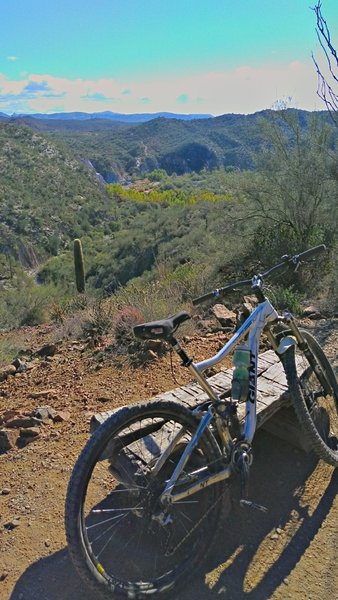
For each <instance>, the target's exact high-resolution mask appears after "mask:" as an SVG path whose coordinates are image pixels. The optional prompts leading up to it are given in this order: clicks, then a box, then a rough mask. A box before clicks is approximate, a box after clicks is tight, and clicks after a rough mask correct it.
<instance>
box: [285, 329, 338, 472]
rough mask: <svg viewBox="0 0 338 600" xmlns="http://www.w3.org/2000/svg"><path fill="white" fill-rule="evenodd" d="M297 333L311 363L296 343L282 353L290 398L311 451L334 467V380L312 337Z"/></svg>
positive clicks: (337, 399)
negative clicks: (303, 343)
mask: <svg viewBox="0 0 338 600" xmlns="http://www.w3.org/2000/svg"><path fill="white" fill-rule="evenodd" d="M286 333H287V332H286ZM301 334H302V336H303V338H304V340H305V341H306V342H307V344H308V347H309V350H310V352H311V354H312V356H313V360H314V366H313V365H311V364H310V363H309V361H308V359H307V358H306V356H305V355H304V354H303V353H302V352H301V350H300V349H299V348H298V346H296V347H293V348H291V349H289V350H288V351H287V352H286V353H285V355H283V358H282V360H283V364H284V369H285V374H286V378H287V381H288V386H289V390H290V394H291V399H292V402H293V406H294V409H295V412H296V414H297V417H298V419H299V422H300V424H301V427H302V429H303V431H304V433H305V435H306V437H307V439H308V441H309V443H310V444H311V447H312V448H313V450H314V452H315V453H316V454H317V456H319V458H322V459H323V460H324V461H325V462H327V463H329V464H330V465H333V466H334V467H338V384H337V379H336V376H335V373H334V371H333V369H332V367H331V365H330V362H329V361H328V359H327V357H326V356H325V353H324V351H323V350H322V348H321V347H320V345H319V344H318V342H317V341H316V339H315V338H314V337H313V336H312V335H311V334H310V333H308V332H307V331H304V330H301ZM315 371H317V373H316V372H315Z"/></svg>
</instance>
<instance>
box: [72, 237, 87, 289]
mask: <svg viewBox="0 0 338 600" xmlns="http://www.w3.org/2000/svg"><path fill="white" fill-rule="evenodd" d="M74 267H75V282H76V289H77V291H78V292H79V293H80V294H83V293H84V291H85V274H84V261H83V252H82V244H81V240H78V239H76V240H74Z"/></svg>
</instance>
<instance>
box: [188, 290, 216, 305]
mask: <svg viewBox="0 0 338 600" xmlns="http://www.w3.org/2000/svg"><path fill="white" fill-rule="evenodd" d="M218 295H219V293H218V290H214V291H213V292H209V293H208V294H204V296H198V298H194V299H193V300H192V303H193V305H194V306H196V305H197V304H203V302H207V301H208V300H213V299H214V298H217V296H218Z"/></svg>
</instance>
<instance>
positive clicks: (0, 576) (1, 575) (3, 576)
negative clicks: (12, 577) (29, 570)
mask: <svg viewBox="0 0 338 600" xmlns="http://www.w3.org/2000/svg"><path fill="white" fill-rule="evenodd" d="M6 577H8V571H2V573H1V572H0V581H4V580H5V579H6Z"/></svg>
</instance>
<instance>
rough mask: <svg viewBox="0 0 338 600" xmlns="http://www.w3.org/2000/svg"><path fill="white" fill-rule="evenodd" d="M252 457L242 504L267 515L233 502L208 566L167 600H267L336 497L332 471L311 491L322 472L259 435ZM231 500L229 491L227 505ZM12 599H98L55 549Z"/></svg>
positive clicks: (20, 584)
mask: <svg viewBox="0 0 338 600" xmlns="http://www.w3.org/2000/svg"><path fill="white" fill-rule="evenodd" d="M254 457H255V460H254V465H253V467H252V470H251V481H250V498H252V499H253V500H254V501H255V502H258V503H259V504H262V505H265V506H266V507H267V508H268V512H267V513H262V512H260V511H257V510H254V509H250V508H244V509H242V508H240V507H239V505H238V503H237V502H235V503H234V507H233V510H232V512H231V514H230V516H229V517H228V518H227V519H226V520H225V521H224V522H220V523H219V532H218V534H217V536H216V537H215V542H214V544H213V548H212V549H211V552H210V555H209V557H208V559H207V560H206V561H205V563H203V565H202V566H201V567H200V570H199V572H198V573H197V574H196V575H195V576H194V579H193V580H192V582H190V581H189V583H188V584H187V586H186V588H185V589H183V590H182V591H181V592H180V593H179V594H177V593H173V594H172V596H169V600H191V599H192V598H194V600H216V598H217V599H218V600H219V598H220V597H221V598H224V600H226V599H229V600H232V599H234V598H236V600H262V599H267V598H269V597H270V596H271V595H272V593H273V592H274V590H275V589H276V588H278V587H279V586H280V585H283V581H284V579H285V578H287V577H288V575H289V574H290V572H291V571H292V570H293V568H294V566H295V565H296V563H297V562H298V561H299V560H300V558H301V557H302V555H303V554H304V552H305V550H306V549H307V548H308V546H309V544H310V542H311V540H312V539H313V538H314V537H315V535H316V533H317V531H318V530H319V529H320V527H321V525H322V523H323V521H324V520H325V518H326V516H327V515H328V513H329V511H330V509H331V507H332V504H333V501H334V498H335V496H336V493H337V488H338V473H337V471H335V472H333V473H332V470H331V469H330V468H327V469H326V470H325V477H324V476H323V477H322V478H321V486H322V488H320V486H319V488H318V485H317V488H316V491H315V492H313V491H312V485H311V483H312V479H313V478H315V477H316V472H317V471H318V469H322V468H323V466H322V465H320V464H319V463H318V461H317V460H316V459H315V458H314V457H313V455H308V454H305V453H304V452H302V451H300V450H297V449H295V448H293V447H292V446H290V445H289V444H287V443H286V442H283V441H281V440H279V439H278V438H276V437H275V436H272V435H270V434H269V433H267V432H264V431H259V432H257V434H256V438H255V443H254ZM316 480H318V478H316ZM236 493H237V492H236V489H235V488H234V489H233V495H234V499H236ZM316 496H317V497H316ZM277 528H278V530H279V533H276V529H277ZM285 590H287V588H285ZM20 598H24V600H98V594H96V593H94V592H91V591H90V590H88V588H87V587H86V586H85V585H84V584H83V583H82V581H81V580H80V578H79V576H78V575H77V573H76V572H75V570H74V568H73V566H72V564H71V562H70V559H69V557H68V552H67V550H66V549H63V550H61V551H59V552H56V553H55V554H53V555H51V556H49V557H47V558H43V559H40V560H38V561H37V562H36V563H34V564H33V565H31V566H30V567H29V568H28V569H27V570H26V571H25V572H24V573H23V574H22V576H21V577H20V579H19V580H18V582H17V583H16V585H15V587H14V589H13V591H12V593H11V595H10V598H9V600H19V599H20ZM112 600H114V596H112Z"/></svg>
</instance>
